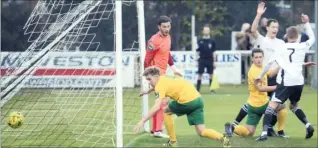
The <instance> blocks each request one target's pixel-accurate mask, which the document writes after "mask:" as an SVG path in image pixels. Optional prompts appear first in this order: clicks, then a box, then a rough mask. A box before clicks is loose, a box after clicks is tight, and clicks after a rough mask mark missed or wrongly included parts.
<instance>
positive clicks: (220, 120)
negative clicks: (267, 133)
mask: <svg viewBox="0 0 318 148" xmlns="http://www.w3.org/2000/svg"><path fill="white" fill-rule="evenodd" d="M246 87H247V86H246V85H240V86H221V88H220V89H219V90H217V94H216V95H210V94H208V93H207V92H208V88H206V87H205V88H203V90H202V91H201V92H202V95H203V98H204V102H205V121H206V127H208V128H212V129H214V130H216V131H218V132H222V133H223V132H224V123H226V122H233V120H234V118H235V117H236V115H237V113H238V111H239V109H240V107H241V106H242V105H243V103H245V102H246V99H247V97H248V92H247V88H246ZM288 103H289V102H288ZM300 107H301V108H302V109H303V110H304V112H305V113H306V115H307V118H308V119H309V121H310V122H311V124H312V125H313V126H314V127H315V129H317V92H316V91H313V90H312V89H311V88H310V87H305V89H304V92H303V97H302V100H301V101H300ZM260 123H262V122H260ZM241 124H245V120H244V121H243V122H242V123H241ZM175 127H176V134H177V139H178V146H180V147H221V146H222V144H221V143H220V142H219V141H214V140H210V139H207V138H202V137H199V136H198V135H197V134H196V132H195V129H194V127H191V126H189V125H188V123H187V119H186V117H185V116H182V117H179V118H176V120H175ZM275 130H277V127H276V128H275ZM285 132H286V134H288V135H289V136H291V139H282V138H270V139H269V140H268V141H266V142H257V141H255V139H256V138H257V136H259V135H260V133H261V125H259V126H258V128H257V131H256V133H255V135H254V136H253V137H245V138H244V137H239V136H236V135H235V136H234V137H232V138H231V143H232V147H317V133H316V132H315V133H314V136H313V137H312V138H311V139H309V140H305V134H306V131H305V126H304V125H303V124H302V123H301V122H300V121H299V120H298V119H297V117H296V116H295V115H294V114H293V113H292V112H291V111H288V115H287V121H286V126H285ZM166 141H167V140H166V139H159V138H154V137H150V136H149V134H143V135H142V136H141V137H140V138H137V140H135V141H134V142H132V143H130V145H129V146H131V147H161V146H162V144H163V143H165V142H166Z"/></svg>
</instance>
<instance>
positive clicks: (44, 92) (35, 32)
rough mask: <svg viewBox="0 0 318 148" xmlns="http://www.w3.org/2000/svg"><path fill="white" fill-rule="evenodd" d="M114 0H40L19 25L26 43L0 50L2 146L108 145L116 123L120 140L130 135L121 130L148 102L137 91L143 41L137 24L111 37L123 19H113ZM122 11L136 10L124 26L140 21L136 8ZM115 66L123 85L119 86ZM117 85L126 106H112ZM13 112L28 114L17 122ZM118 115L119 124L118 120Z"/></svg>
mask: <svg viewBox="0 0 318 148" xmlns="http://www.w3.org/2000/svg"><path fill="white" fill-rule="evenodd" d="M115 3H116V4H117V2H116V1H115V0H94V1H92V0H72V1H71V0H39V1H38V3H37V4H36V6H35V7H34V9H33V12H32V13H31V15H30V17H29V19H28V21H27V22H26V23H25V26H24V29H25V35H28V36H29V38H28V41H29V42H30V46H29V47H28V48H27V49H26V50H25V51H24V52H15V53H14V52H2V53H1V60H0V61H1V63H2V65H1V80H0V82H1V93H0V97H1V106H2V107H1V117H2V121H1V122H2V124H1V125H2V126H1V146H2V147H110V146H116V142H117V141H116V134H117V133H116V131H118V130H119V129H118V128H121V130H122V131H123V134H124V136H123V137H124V142H127V141H129V138H128V139H127V138H126V137H129V134H131V133H132V127H133V126H134V125H135V124H136V123H137V122H138V120H139V119H140V118H141V116H142V111H143V110H146V109H145V108H147V104H145V105H143V101H142V100H143V99H141V98H140V97H139V96H138V94H139V92H140V86H141V84H142V82H141V77H140V76H141V72H142V71H141V70H142V64H140V63H141V61H142V56H141V55H142V52H141V50H140V49H139V45H140V46H144V45H142V44H139V38H138V31H137V33H136V35H135V38H134V39H128V41H119V40H116V36H117V35H118V33H117V31H116V30H117V29H116V27H121V25H119V26H116V17H115V14H116V13H117V11H115V10H116V9H115V8H116V7H115ZM120 3H122V4H123V6H122V7H123V9H126V8H129V7H136V1H129V0H126V1H121V2H120ZM118 10H119V9H118ZM115 12H116V13H115ZM127 13H136V15H135V20H136V21H135V22H127V23H125V24H126V26H125V25H123V27H122V32H123V33H125V31H127V30H125V28H131V27H130V26H133V25H135V26H137V25H139V24H138V23H137V10H136V9H135V12H127ZM120 14H121V12H120ZM122 15H125V14H122ZM142 17H143V16H142ZM117 19H118V18H117ZM117 21H122V20H117ZM124 21H125V20H123V22H124ZM127 25H128V26H127ZM129 25H130V26H129ZM139 28H140V27H139ZM139 32H140V30H139ZM143 33H144V32H143ZM139 36H140V35H139ZM143 36H144V35H143ZM120 43H125V45H123V48H125V49H124V50H123V51H122V52H120V53H121V54H122V56H121V58H122V62H121V63H122V64H121V67H122V69H121V70H118V69H117V67H116V56H115V55H116V50H117V51H118V50H122V49H118V47H120V46H118V45H119V44H120ZM143 44H144V43H143ZM116 45H117V46H118V47H116ZM117 53H119V52H117ZM117 55H118V54H117ZM140 58H141V59H140ZM117 71H118V72H117ZM119 72H121V73H120V74H121V75H122V78H121V82H122V87H123V88H122V89H119V88H121V87H119V85H117V87H116V76H117V75H118V74H119ZM116 88H117V89H116ZM119 90H123V91H122V92H119V93H122V98H123V100H122V107H123V109H122V111H121V112H117V113H116V107H118V106H117V105H116V99H117V98H116V92H117V93H118V91H119ZM143 108H144V109H143ZM13 111H18V112H21V113H22V114H23V115H24V117H25V121H24V124H23V126H22V127H20V128H18V129H12V128H11V127H9V126H8V125H7V119H8V116H9V114H10V113H11V112H13ZM119 114H121V116H122V117H123V124H122V125H121V126H118V124H120V123H118V122H116V118H118V116H117V115H119ZM119 121H120V120H119ZM126 135H127V136H126ZM117 139H118V137H117Z"/></svg>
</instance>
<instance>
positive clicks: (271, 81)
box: [267, 75, 277, 97]
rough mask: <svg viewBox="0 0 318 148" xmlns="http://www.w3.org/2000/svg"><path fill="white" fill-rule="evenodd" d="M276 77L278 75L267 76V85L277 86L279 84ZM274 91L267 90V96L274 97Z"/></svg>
mask: <svg viewBox="0 0 318 148" xmlns="http://www.w3.org/2000/svg"><path fill="white" fill-rule="evenodd" d="M276 77H277V75H276V76H274V77H267V86H275V85H277V82H276ZM273 93H274V91H271V92H267V96H269V97H272V95H273Z"/></svg>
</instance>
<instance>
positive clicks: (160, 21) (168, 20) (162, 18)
mask: <svg viewBox="0 0 318 148" xmlns="http://www.w3.org/2000/svg"><path fill="white" fill-rule="evenodd" d="M167 22H171V19H170V18H169V17H167V16H165V15H163V16H160V17H159V18H158V20H157V23H158V25H161V23H167Z"/></svg>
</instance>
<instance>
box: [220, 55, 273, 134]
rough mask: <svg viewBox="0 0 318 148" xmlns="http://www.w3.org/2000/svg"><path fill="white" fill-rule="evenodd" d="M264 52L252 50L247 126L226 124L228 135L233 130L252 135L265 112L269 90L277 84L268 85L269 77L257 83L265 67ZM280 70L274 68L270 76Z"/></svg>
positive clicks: (237, 132) (269, 73)
mask: <svg viewBox="0 0 318 148" xmlns="http://www.w3.org/2000/svg"><path fill="white" fill-rule="evenodd" d="M263 57H264V53H263V51H262V50H261V49H254V50H253V51H252V61H253V64H252V66H251V67H250V70H249V72H248V89H249V97H248V101H247V104H248V107H247V108H248V112H247V122H246V124H247V125H246V126H242V125H237V126H233V125H231V124H230V123H226V124H225V126H226V127H225V131H226V133H227V134H228V136H231V135H232V133H233V131H234V133H236V134H237V135H240V136H252V135H253V134H254V132H255V129H256V126H257V124H258V123H259V121H260V119H261V117H262V115H263V114H264V113H265V110H266V108H267V105H268V102H269V99H268V96H267V92H271V91H274V90H275V89H276V86H267V77H264V78H263V79H262V83H258V84H257V83H255V82H254V80H255V79H256V78H258V77H259V75H260V74H261V73H262V69H263ZM278 70H279V67H278V68H275V69H272V70H271V71H269V72H268V73H267V75H268V76H269V77H271V76H275V75H276V74H277V72H278Z"/></svg>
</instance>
